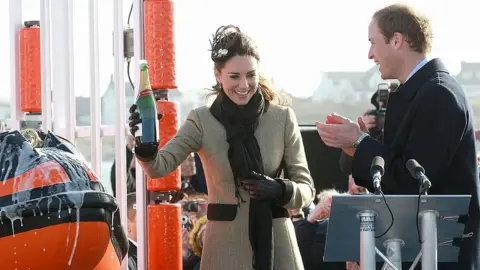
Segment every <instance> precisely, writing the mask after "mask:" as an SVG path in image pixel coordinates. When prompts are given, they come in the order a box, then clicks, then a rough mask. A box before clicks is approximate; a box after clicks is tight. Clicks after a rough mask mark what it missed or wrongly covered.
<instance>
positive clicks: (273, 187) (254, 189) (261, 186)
mask: <svg viewBox="0 0 480 270" xmlns="http://www.w3.org/2000/svg"><path fill="white" fill-rule="evenodd" d="M240 183H241V185H242V187H243V188H244V189H245V190H246V191H247V192H248V193H249V194H250V197H251V198H252V199H256V200H266V199H270V200H271V199H279V198H281V197H283V194H284V193H285V186H284V184H283V183H281V182H280V181H277V180H275V179H273V178H271V177H269V176H267V175H263V174H259V173H257V172H251V174H250V178H249V179H241V180H240Z"/></svg>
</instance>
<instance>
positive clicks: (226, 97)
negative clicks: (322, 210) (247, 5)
mask: <svg viewBox="0 0 480 270" xmlns="http://www.w3.org/2000/svg"><path fill="white" fill-rule="evenodd" d="M211 46H212V49H211V50H212V52H211V58H212V60H213V63H214V66H215V77H216V80H217V84H216V85H215V86H214V87H213V90H214V94H216V99H215V101H214V102H213V104H212V105H211V106H210V107H200V108H197V109H194V110H192V111H191V112H190V114H189V115H188V118H187V121H186V122H185V124H183V125H182V127H181V128H180V129H179V131H178V133H177V134H176V136H175V137H174V138H172V140H170V141H169V142H168V143H167V144H166V145H165V146H164V147H162V149H160V150H158V151H157V149H156V148H155V147H152V146H151V145H145V146H143V145H137V146H136V148H135V153H136V156H137V158H138V159H139V161H140V164H141V165H142V167H143V168H144V170H145V172H146V173H147V174H148V175H150V176H151V177H153V178H159V177H162V176H164V175H166V174H168V173H169V172H171V171H173V170H174V169H175V168H176V167H177V166H179V165H180V164H181V163H182V162H183V160H185V158H186V157H187V156H188V155H189V154H190V153H191V152H198V154H199V156H200V158H201V160H202V163H203V167H204V169H205V175H206V179H207V186H208V202H209V205H208V213H207V217H208V224H209V225H208V226H207V229H206V232H205V245H204V247H203V251H202V262H201V269H204V270H220V269H229V270H235V269H242V270H245V269H255V270H257V269H260V270H265V269H266V270H271V269H275V270H281V269H285V270H287V269H288V270H292V269H303V266H302V259H301V257H300V253H299V251H298V246H297V242H296V239H295V231H294V229H293V225H292V222H291V220H290V219H289V216H288V212H287V210H286V209H298V208H302V207H304V206H306V205H308V204H309V203H310V202H311V201H312V200H313V198H314V194H315V191H314V188H313V181H312V179H311V177H310V172H309V170H308V168H307V161H306V158H305V153H304V148H303V144H302V137H301V135H300V129H299V127H298V124H297V121H296V118H295V114H294V113H293V111H292V109H290V108H288V107H284V106H280V105H277V104H275V102H276V101H278V100H279V99H278V96H277V95H276V93H275V92H274V91H273V90H272V89H271V88H270V86H269V85H268V84H267V83H266V81H265V80H264V79H262V78H261V77H260V76H259V73H258V72H259V61H260V56H259V54H258V51H257V48H256V47H255V46H254V44H253V42H252V40H251V39H250V38H249V37H248V36H247V35H245V34H244V33H242V32H241V31H240V29H238V27H235V26H232V25H229V26H224V27H220V28H219V29H218V30H217V32H216V33H215V35H214V37H213V40H212V41H211ZM135 109H136V106H135V105H134V106H132V108H131V109H130V112H131V116H130V123H129V124H130V126H131V127H132V128H131V132H132V134H135V131H136V130H137V129H138V128H137V127H136V125H138V124H139V123H140V122H141V120H140V119H139V115H138V113H137V112H135ZM281 164H284V168H285V169H286V170H287V171H288V175H289V176H290V177H291V178H290V179H279V178H277V179H273V178H275V177H277V176H278V175H280V174H279V173H280V171H281V170H282V168H283V166H281Z"/></svg>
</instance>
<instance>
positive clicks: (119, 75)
mask: <svg viewBox="0 0 480 270" xmlns="http://www.w3.org/2000/svg"><path fill="white" fill-rule="evenodd" d="M123 24H124V21H123V0H115V1H113V36H114V39H113V54H114V58H113V60H114V70H113V82H114V85H115V104H116V106H115V115H116V119H115V131H116V132H115V133H116V134H115V175H116V195H117V196H116V199H117V203H118V207H119V212H120V220H121V224H122V227H123V229H124V230H126V228H127V181H126V177H127V168H126V166H125V162H126V160H127V155H126V152H125V145H126V141H125V123H126V116H125V77H124V73H125V61H124V60H125V59H124V50H123V42H124V39H123ZM127 257H128V256H125V258H124V259H123V261H122V267H121V269H125V270H126V269H127V267H128V265H127Z"/></svg>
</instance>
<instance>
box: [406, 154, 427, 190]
mask: <svg viewBox="0 0 480 270" xmlns="http://www.w3.org/2000/svg"><path fill="white" fill-rule="evenodd" d="M406 166H407V169H408V171H409V172H410V174H411V175H412V177H413V178H415V179H417V180H419V181H420V193H425V195H426V194H427V190H428V189H430V188H431V187H432V183H431V182H430V180H428V177H427V176H426V175H425V169H424V168H423V167H422V166H420V164H418V162H417V161H416V160H415V159H409V160H408V161H407V165H406Z"/></svg>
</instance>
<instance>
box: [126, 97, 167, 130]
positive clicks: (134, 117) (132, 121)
mask: <svg viewBox="0 0 480 270" xmlns="http://www.w3.org/2000/svg"><path fill="white" fill-rule="evenodd" d="M129 112H130V117H128V126H130V134H132V136H133V137H135V132H137V130H138V127H137V125H138V124H140V123H142V119H141V118H140V113H139V112H137V104H133V105H132V106H130V109H129ZM162 117H163V115H162V114H160V113H159V114H158V120H160V119H162Z"/></svg>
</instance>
